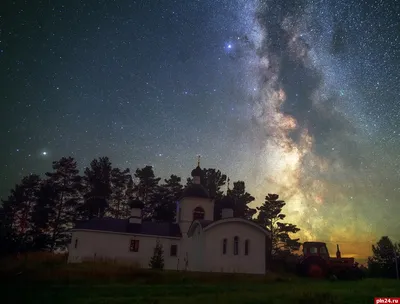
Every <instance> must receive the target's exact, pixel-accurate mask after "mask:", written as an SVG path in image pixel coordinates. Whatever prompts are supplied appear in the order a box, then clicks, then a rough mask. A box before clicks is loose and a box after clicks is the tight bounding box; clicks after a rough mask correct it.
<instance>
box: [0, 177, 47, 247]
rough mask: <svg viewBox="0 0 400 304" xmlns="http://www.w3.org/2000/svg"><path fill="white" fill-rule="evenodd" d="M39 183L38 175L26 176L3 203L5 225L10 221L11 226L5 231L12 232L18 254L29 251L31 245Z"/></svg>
mask: <svg viewBox="0 0 400 304" xmlns="http://www.w3.org/2000/svg"><path fill="white" fill-rule="evenodd" d="M40 183H41V180H40V177H39V176H38V175H35V174H32V175H29V176H26V177H24V178H23V179H22V181H21V183H20V184H18V185H16V186H15V188H14V189H12V190H11V194H10V195H9V196H8V199H7V201H3V210H4V211H3V212H5V213H6V216H5V223H6V225H9V221H11V220H12V225H11V226H8V227H7V229H8V230H9V231H10V232H11V231H12V232H11V233H12V235H13V237H14V240H15V242H16V244H18V249H17V250H18V251H19V252H23V251H27V250H30V247H31V244H32V212H33V208H34V206H35V204H36V200H37V193H38V190H39V188H40Z"/></svg>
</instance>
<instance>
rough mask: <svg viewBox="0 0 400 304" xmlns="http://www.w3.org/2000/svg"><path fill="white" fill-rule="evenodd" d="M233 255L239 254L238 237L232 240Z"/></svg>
mask: <svg viewBox="0 0 400 304" xmlns="http://www.w3.org/2000/svg"><path fill="white" fill-rule="evenodd" d="M233 254H234V255H238V254H239V237H238V236H235V237H234V238H233Z"/></svg>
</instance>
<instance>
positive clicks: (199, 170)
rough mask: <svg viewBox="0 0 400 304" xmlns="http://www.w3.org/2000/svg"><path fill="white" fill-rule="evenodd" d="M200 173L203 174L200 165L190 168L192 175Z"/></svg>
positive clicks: (199, 174)
mask: <svg viewBox="0 0 400 304" xmlns="http://www.w3.org/2000/svg"><path fill="white" fill-rule="evenodd" d="M202 175H203V170H201V168H200V166H197V167H196V168H194V169H193V170H192V177H195V176H202Z"/></svg>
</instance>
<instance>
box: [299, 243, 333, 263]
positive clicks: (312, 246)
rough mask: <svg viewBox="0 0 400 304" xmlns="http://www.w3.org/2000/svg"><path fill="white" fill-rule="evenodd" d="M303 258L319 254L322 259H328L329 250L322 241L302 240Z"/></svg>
mask: <svg viewBox="0 0 400 304" xmlns="http://www.w3.org/2000/svg"><path fill="white" fill-rule="evenodd" d="M303 256H304V258H307V257H310V256H319V257H321V258H323V259H324V260H329V252H328V248H327V247H326V244H325V243H323V242H304V243H303Z"/></svg>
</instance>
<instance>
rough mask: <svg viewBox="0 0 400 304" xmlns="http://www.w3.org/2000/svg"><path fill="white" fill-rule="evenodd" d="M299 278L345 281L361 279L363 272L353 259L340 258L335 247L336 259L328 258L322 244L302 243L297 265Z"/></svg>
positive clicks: (326, 249) (324, 246)
mask: <svg viewBox="0 0 400 304" xmlns="http://www.w3.org/2000/svg"><path fill="white" fill-rule="evenodd" d="M297 270H298V273H299V274H300V275H301V276H306V277H314V278H326V277H336V278H338V279H341V280H345V279H353V280H354V279H362V278H363V271H362V270H361V269H360V268H359V267H358V263H355V262H354V258H342V257H341V253H340V250H339V245H337V252H336V258H331V257H330V256H329V252H328V248H327V247H326V244H325V243H323V242H305V243H303V255H302V256H301V257H300V259H299V261H298V264H297Z"/></svg>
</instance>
